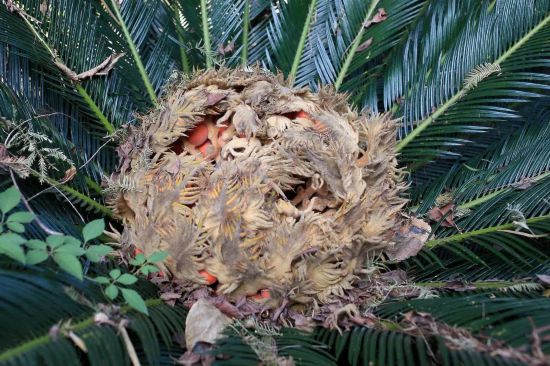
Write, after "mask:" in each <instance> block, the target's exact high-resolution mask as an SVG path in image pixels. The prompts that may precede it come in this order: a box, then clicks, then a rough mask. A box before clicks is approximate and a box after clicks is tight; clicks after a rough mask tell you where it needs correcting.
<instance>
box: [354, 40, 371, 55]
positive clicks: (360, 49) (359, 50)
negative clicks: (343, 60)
mask: <svg viewBox="0 0 550 366" xmlns="http://www.w3.org/2000/svg"><path fill="white" fill-rule="evenodd" d="M371 44H372V37H370V38H369V39H367V40H366V41H365V42H363V43H361V44H360V45H359V47H357V52H361V51H364V50H366V49H367V48H369V46H370V45H371Z"/></svg>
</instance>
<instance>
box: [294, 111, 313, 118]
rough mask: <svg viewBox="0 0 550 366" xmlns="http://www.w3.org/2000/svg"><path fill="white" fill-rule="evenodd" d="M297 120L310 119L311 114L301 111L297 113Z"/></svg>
mask: <svg viewBox="0 0 550 366" xmlns="http://www.w3.org/2000/svg"><path fill="white" fill-rule="evenodd" d="M295 118H307V119H310V118H311V116H310V115H309V113H307V112H305V111H299V112H298V113H296V117H295Z"/></svg>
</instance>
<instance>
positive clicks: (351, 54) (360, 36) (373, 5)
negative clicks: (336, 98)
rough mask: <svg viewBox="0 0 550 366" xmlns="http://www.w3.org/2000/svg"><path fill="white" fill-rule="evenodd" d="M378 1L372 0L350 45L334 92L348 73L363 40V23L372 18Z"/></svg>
mask: <svg viewBox="0 0 550 366" xmlns="http://www.w3.org/2000/svg"><path fill="white" fill-rule="evenodd" d="M379 1H380V0H372V2H371V5H370V7H369V10H368V11H367V15H365V20H364V21H363V22H361V25H360V27H361V29H359V33H357V36H355V39H354V40H353V43H352V44H351V47H350V50H349V52H348V54H347V55H346V59H345V61H344V64H343V65H342V68H341V69H340V72H339V73H338V77H337V78H336V82H335V83H334V89H336V91H338V89H340V86H342V82H343V81H344V78H345V77H346V74H347V73H348V69H349V67H350V65H351V61H352V60H353V58H354V57H355V53H357V49H358V48H359V45H360V43H361V40H362V39H363V34H364V33H365V23H366V22H367V21H368V20H369V19H370V18H371V17H372V14H373V13H374V9H375V8H376V5H378V2H379Z"/></svg>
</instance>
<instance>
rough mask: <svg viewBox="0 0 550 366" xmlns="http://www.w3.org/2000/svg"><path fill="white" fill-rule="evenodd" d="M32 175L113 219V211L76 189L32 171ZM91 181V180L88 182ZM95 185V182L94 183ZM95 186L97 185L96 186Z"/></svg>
mask: <svg viewBox="0 0 550 366" xmlns="http://www.w3.org/2000/svg"><path fill="white" fill-rule="evenodd" d="M31 172H32V174H33V175H34V176H36V177H42V178H44V179H45V180H46V182H48V184H50V185H51V186H54V187H57V188H59V189H60V190H62V191H64V192H65V193H68V194H69V195H71V196H73V197H76V198H77V199H79V200H81V201H82V202H84V203H86V204H87V205H88V206H90V207H93V208H95V209H96V210H98V211H100V212H101V213H102V214H104V215H106V216H108V217H113V211H111V209H110V208H108V207H106V206H104V205H102V204H101V203H99V202H97V201H95V200H94V199H92V198H90V197H88V196H87V195H85V194H84V193H81V192H80V191H77V190H76V189H74V188H72V187H69V186H68V185H66V184H63V183H60V182H58V181H56V180H55V179H52V178H50V177H43V176H41V175H40V173H38V172H36V171H34V170H32V171H31ZM90 181H91V180H90ZM86 183H89V181H86ZM94 183H95V182H94ZM96 185H97V184H96Z"/></svg>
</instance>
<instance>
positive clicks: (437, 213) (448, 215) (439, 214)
mask: <svg viewBox="0 0 550 366" xmlns="http://www.w3.org/2000/svg"><path fill="white" fill-rule="evenodd" d="M455 207H456V206H455V204H454V203H448V204H446V205H445V206H442V207H434V208H432V209H431V210H430V212H428V216H429V217H430V219H431V220H433V221H436V222H439V221H440V220H441V219H443V218H444V219H443V222H441V226H443V227H455V226H456V224H455V222H454V217H453V216H454V215H453V211H454V209H455Z"/></svg>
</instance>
